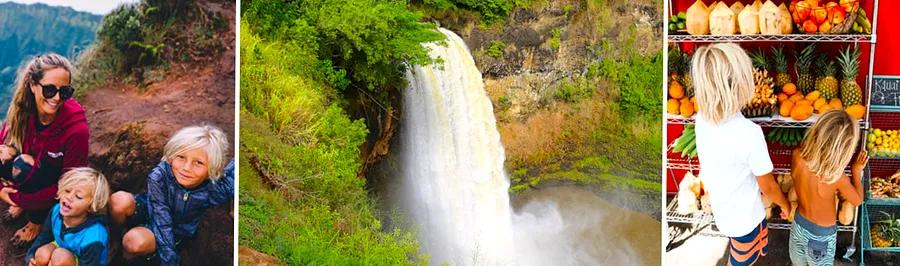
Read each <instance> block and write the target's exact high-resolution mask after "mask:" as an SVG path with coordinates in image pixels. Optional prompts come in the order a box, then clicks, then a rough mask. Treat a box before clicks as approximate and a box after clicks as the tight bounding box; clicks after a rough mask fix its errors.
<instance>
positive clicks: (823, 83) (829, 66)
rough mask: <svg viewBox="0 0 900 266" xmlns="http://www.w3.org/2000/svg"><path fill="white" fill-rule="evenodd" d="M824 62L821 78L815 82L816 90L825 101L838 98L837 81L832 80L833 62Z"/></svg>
mask: <svg viewBox="0 0 900 266" xmlns="http://www.w3.org/2000/svg"><path fill="white" fill-rule="evenodd" d="M826 62H827V63H824V64H823V66H824V67H823V70H822V73H823V75H822V77H821V78H820V79H819V80H818V81H816V90H818V91H819V92H821V93H822V97H824V98H825V100H831V99H832V98H834V97H837V96H838V80H837V79H836V78H834V72H835V68H834V61H832V60H827V61H826Z"/></svg>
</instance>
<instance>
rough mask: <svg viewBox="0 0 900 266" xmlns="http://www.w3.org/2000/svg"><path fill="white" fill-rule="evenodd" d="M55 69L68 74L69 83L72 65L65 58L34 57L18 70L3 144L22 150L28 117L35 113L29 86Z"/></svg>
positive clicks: (32, 95) (53, 56) (7, 114)
mask: <svg viewBox="0 0 900 266" xmlns="http://www.w3.org/2000/svg"><path fill="white" fill-rule="evenodd" d="M57 68H62V69H65V70H66V71H67V72H69V82H71V79H72V63H70V62H69V60H68V59H66V58H65V57H63V56H61V55H58V54H55V53H48V54H44V55H39V56H36V57H35V58H34V59H31V60H30V61H28V63H27V64H25V65H24V66H23V67H22V68H21V69H19V74H18V78H16V87H15V92H14V94H13V98H12V99H13V100H12V104H10V105H9V109H8V110H7V111H6V130H7V133H6V141H5V143H4V144H6V145H9V146H13V147H15V148H16V149H17V150H20V151H21V150H22V142H24V139H25V130H26V129H27V128H28V123H29V121H28V116H29V115H31V114H35V113H37V106H36V104H35V98H34V93H32V92H31V86H34V85H35V84H37V83H39V82H40V81H41V79H42V78H44V72H46V71H48V70H53V69H57Z"/></svg>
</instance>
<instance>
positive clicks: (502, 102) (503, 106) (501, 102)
mask: <svg viewBox="0 0 900 266" xmlns="http://www.w3.org/2000/svg"><path fill="white" fill-rule="evenodd" d="M497 102H498V106H497V107H499V108H500V110H508V109H509V108H510V107H512V100H510V99H509V95H503V96H500V98H499V99H497Z"/></svg>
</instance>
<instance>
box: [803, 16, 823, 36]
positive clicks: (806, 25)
mask: <svg viewBox="0 0 900 266" xmlns="http://www.w3.org/2000/svg"><path fill="white" fill-rule="evenodd" d="M818 30H819V26H817V25H816V23H815V22H813V21H812V19H810V20H806V21H804V22H803V32H806V33H816V31H818Z"/></svg>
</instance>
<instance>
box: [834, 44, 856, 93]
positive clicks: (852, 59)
mask: <svg viewBox="0 0 900 266" xmlns="http://www.w3.org/2000/svg"><path fill="white" fill-rule="evenodd" d="M851 46H852V45H851ZM838 62H839V63H840V65H841V74H842V75H843V79H842V80H841V101H842V102H844V105H845V106H851V105H854V104H860V103H861V102H862V91H861V88H860V87H859V84H857V83H856V74H857V73H859V48H851V47H850V46H848V47H847V50H845V51H841V55H840V56H839V57H838Z"/></svg>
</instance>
